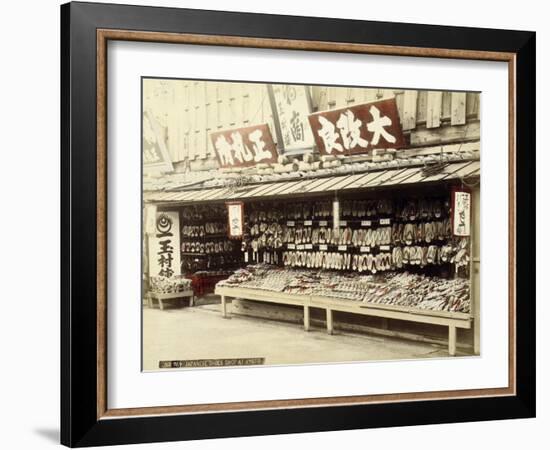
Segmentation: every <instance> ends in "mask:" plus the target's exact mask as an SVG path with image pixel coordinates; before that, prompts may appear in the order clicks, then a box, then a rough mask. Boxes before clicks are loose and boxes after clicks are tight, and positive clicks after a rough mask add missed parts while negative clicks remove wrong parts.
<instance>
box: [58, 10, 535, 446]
mask: <svg viewBox="0 0 550 450" xmlns="http://www.w3.org/2000/svg"><path fill="white" fill-rule="evenodd" d="M535 40H536V37H535V33H532V32H527V31H509V30H494V29H480V28H464V27H447V26H434V25H418V24H405V23H387V22H368V21H358V20H357V21H356V20H342V19H327V18H312V17H293V16H277V15H263V14H262V15H260V14H250V13H235V12H218V11H202V10H190V9H174V8H155V7H140V6H127V5H114V4H113V5H111V4H94V3H79V2H73V3H68V4H65V5H62V7H61V58H62V61H61V144H62V148H61V205H62V216H61V261H62V263H61V293H62V294H61V443H62V444H64V445H67V446H70V447H81V446H92V445H114V444H126V443H143V442H162V441H177V440H190V439H206V438H221V437H237V436H252V435H268V434H282V433H301V432H318V431H330V430H349V429H357V428H373V427H388V426H404V425H420V424H435V423H449V422H467V421H482V420H497V419H512V418H529V417H534V416H535V405H536V402H535V351H534V349H535V302H534V301H533V300H534V298H535V271H534V270H533V269H534V267H535V248H536V245H535V232H534V231H535V177H534V175H533V174H534V168H535V151H534V149H535V103H536V98H535ZM110 41H135V42H156V43H166V44H168V43H170V44H178V43H185V44H191V45H206V46H231V47H234V48H236V49H239V48H260V49H286V50H294V51H296V52H298V53H299V52H301V51H319V52H329V53H330V52H335V53H350V54H358V53H359V54H362V53H364V54H371V55H386V56H395V57H398V56H407V57H422V58H443V59H471V60H488V61H501V62H505V63H507V65H508V73H509V80H508V86H509V93H508V94H509V98H508V100H509V110H508V124H509V131H508V142H509V148H508V158H509V160H508V161H509V164H508V170H509V192H508V202H509V203H508V205H509V224H508V230H509V231H508V243H507V247H508V256H509V276H510V278H509V286H508V288H509V299H508V301H509V310H510V317H509V342H508V355H509V367H508V370H509V383H508V386H507V387H504V388H492V389H474V390H471V391H468V390H464V391H460V392H456V391H454V392H453V391H434V392H424V393H422V395H419V394H418V393H411V394H402V393H401V394H396V393H386V394H380V395H369V396H349V397H317V398H301V399H295V398H294V399H285V400H266V401H260V402H235V403H223V404H222V403H210V404H204V405H199V406H197V405H195V406H193V405H172V406H160V407H158V406H156V405H151V406H150V407H148V408H128V409H111V408H109V405H108V404H107V388H108V386H107V356H106V346H107V341H108V339H109V337H108V335H107V317H108V310H107V302H106V295H107V271H108V266H107V235H108V230H107V204H108V201H109V199H108V198H107V190H106V183H107V179H108V176H107V174H108V170H110V169H109V167H111V166H108V164H107V133H108V124H107V114H106V111H107V98H108V97H107V96H108V93H109V90H108V86H107V83H106V80H107V43H108V42H110ZM503 245H504V244H503Z"/></svg>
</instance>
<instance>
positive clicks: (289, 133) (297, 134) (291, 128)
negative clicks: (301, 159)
mask: <svg viewBox="0 0 550 450" xmlns="http://www.w3.org/2000/svg"><path fill="white" fill-rule="evenodd" d="M271 89H272V92H273V102H274V106H275V109H276V113H277V118H278V121H279V127H280V129H281V138H282V141H283V142H282V147H283V148H284V149H285V150H299V149H307V148H312V147H313V146H314V145H315V140H314V139H313V134H312V132H311V128H310V126H309V122H308V116H309V115H310V114H311V102H310V99H309V91H308V87H307V86H294V85H290V84H273V85H271ZM280 146H281V145H280Z"/></svg>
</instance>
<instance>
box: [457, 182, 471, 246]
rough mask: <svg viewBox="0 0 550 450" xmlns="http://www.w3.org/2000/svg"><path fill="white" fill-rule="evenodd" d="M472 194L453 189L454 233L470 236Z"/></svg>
mask: <svg viewBox="0 0 550 450" xmlns="http://www.w3.org/2000/svg"><path fill="white" fill-rule="evenodd" d="M471 206H472V199H471V194H470V193H469V192H467V191H460V190H455V191H453V203H452V217H453V235H455V236H470V215H471V213H470V211H471Z"/></svg>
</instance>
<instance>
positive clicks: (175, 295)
mask: <svg viewBox="0 0 550 450" xmlns="http://www.w3.org/2000/svg"><path fill="white" fill-rule="evenodd" d="M186 297H188V298H189V306H193V304H194V300H195V294H194V292H193V291H192V290H186V291H181V292H171V293H168V294H161V293H158V292H151V291H149V292H148V294H147V301H148V304H149V305H148V306H149V308H152V307H153V300H157V301H158V304H159V308H160V309H161V310H163V309H164V304H163V302H165V301H167V300H178V299H181V298H186Z"/></svg>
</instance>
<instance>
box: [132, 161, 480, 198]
mask: <svg viewBox="0 0 550 450" xmlns="http://www.w3.org/2000/svg"><path fill="white" fill-rule="evenodd" d="M423 169H424V168H423V167H408V168H407V167H404V168H403V167H402V168H396V169H387V170H378V171H372V172H363V173H360V174H352V175H349V174H348V175H339V176H329V177H324V178H308V179H305V180H304V179H301V180H296V181H279V182H272V183H262V184H251V185H246V186H240V187H235V186H232V187H221V188H220V187H219V188H210V189H207V188H203V189H199V190H188V191H178V192H144V194H143V200H144V201H145V202H146V203H166V204H170V203H174V204H175V203H196V202H205V201H225V200H245V199H255V198H260V197H273V196H277V197H285V196H292V195H297V194H308V193H311V194H313V193H320V192H334V191H347V190H352V189H364V188H380V187H386V186H397V185H399V186H401V185H402V186H405V185H411V184H417V183H431V182H442V181H443V182H444V181H448V180H453V179H464V178H475V177H479V174H480V162H479V160H476V161H461V162H453V163H449V164H447V165H446V166H444V167H443V169H442V170H441V171H440V172H439V173H437V174H435V175H427V176H426V175H425V174H424V171H423Z"/></svg>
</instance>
